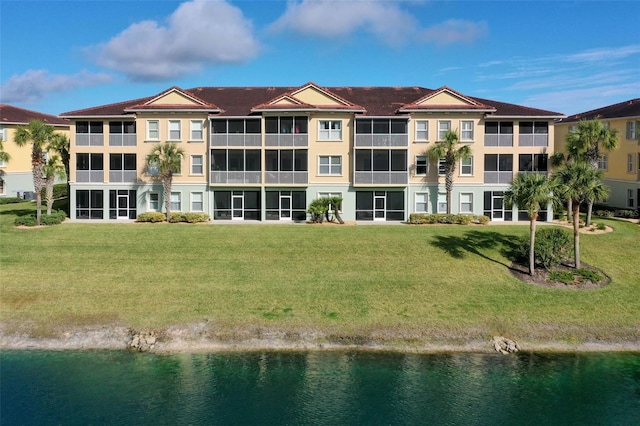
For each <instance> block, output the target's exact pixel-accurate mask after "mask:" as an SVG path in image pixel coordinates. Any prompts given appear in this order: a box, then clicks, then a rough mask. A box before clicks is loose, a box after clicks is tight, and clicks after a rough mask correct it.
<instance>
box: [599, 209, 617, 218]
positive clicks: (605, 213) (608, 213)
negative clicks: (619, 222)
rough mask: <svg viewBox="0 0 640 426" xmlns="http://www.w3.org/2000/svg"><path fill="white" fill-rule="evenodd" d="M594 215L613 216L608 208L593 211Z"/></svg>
mask: <svg viewBox="0 0 640 426" xmlns="http://www.w3.org/2000/svg"><path fill="white" fill-rule="evenodd" d="M595 215H596V216H600V217H613V212H612V211H610V210H598V211H596V212H595Z"/></svg>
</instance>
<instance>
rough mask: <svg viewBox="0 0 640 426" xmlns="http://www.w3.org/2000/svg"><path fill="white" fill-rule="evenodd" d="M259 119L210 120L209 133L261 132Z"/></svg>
mask: <svg viewBox="0 0 640 426" xmlns="http://www.w3.org/2000/svg"><path fill="white" fill-rule="evenodd" d="M260 124H261V122H260V120H256V119H253V120H244V119H231V120H213V121H212V122H211V133H214V134H216V133H220V134H226V133H250V134H256V133H260V132H261V125H260Z"/></svg>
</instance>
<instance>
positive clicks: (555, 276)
mask: <svg viewBox="0 0 640 426" xmlns="http://www.w3.org/2000/svg"><path fill="white" fill-rule="evenodd" d="M549 280H550V281H558V282H561V283H564V284H569V285H572V284H580V283H582V282H588V281H591V282H592V283H593V284H596V283H599V282H600V281H601V280H602V275H600V274H599V273H597V272H596V271H591V270H589V269H574V270H572V271H553V272H551V274H549Z"/></svg>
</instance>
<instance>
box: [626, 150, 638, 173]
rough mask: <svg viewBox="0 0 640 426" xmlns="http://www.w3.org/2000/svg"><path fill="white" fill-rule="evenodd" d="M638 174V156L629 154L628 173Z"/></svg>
mask: <svg viewBox="0 0 640 426" xmlns="http://www.w3.org/2000/svg"><path fill="white" fill-rule="evenodd" d="M635 172H636V155H635V154H627V173H635Z"/></svg>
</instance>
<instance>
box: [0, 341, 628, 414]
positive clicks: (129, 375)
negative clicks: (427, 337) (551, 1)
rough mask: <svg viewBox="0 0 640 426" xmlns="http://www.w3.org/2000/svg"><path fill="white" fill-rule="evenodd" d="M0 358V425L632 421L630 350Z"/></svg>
mask: <svg viewBox="0 0 640 426" xmlns="http://www.w3.org/2000/svg"><path fill="white" fill-rule="evenodd" d="M1 357H2V358H1V361H2V362H0V377H1V378H2V380H1V381H0V404H1V406H0V407H1V411H0V423H1V424H3V425H5V424H6V425H12V424H24V425H42V424H65V425H69V424H78V425H80V424H82V425H84V424H202V425H205V424H206V425H229V424H234V425H238V424H251V425H256V424H260V425H263V424H266V425H272V424H273V425H285V424H290V425H298V424H299V425H377V424H380V425H382V424H393V425H404V424H407V425H409V424H420V425H422V424H438V425H440V424H465V425H466V424H487V423H490V422H496V423H502V424H504V423H506V424H521V425H528V424H531V425H534V424H535V425H538V424H580V425H590V424H593V425H596V424H635V422H636V421H637V419H639V418H640V354H562V355H558V354H556V355H550V354H547V355H545V354H542V355H534V354H518V355H515V356H501V355H479V354H439V355H419V354H396V353H366V352H250V353H220V354H177V355H153V354H137V353H121V352H19V351H16V352H14V351H5V352H2V353H1Z"/></svg>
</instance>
